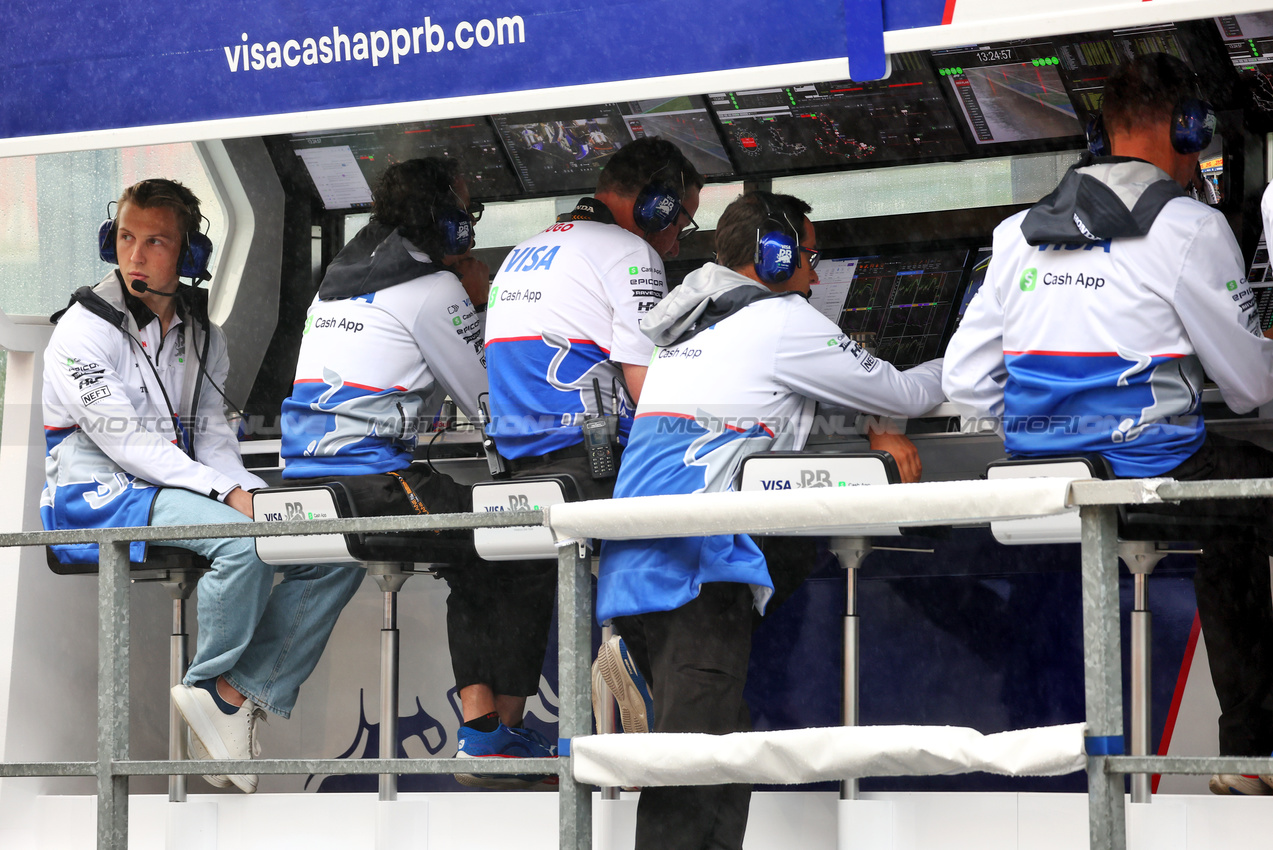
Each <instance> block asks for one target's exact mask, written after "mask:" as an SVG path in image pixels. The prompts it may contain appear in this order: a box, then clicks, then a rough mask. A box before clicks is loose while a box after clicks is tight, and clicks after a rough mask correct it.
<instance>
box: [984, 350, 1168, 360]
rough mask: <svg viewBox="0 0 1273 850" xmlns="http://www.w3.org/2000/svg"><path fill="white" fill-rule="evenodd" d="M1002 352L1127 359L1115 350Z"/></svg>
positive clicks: (1155, 355)
mask: <svg viewBox="0 0 1273 850" xmlns="http://www.w3.org/2000/svg"><path fill="white" fill-rule="evenodd" d="M1003 353H1004V354H1005V355H1007V354H1012V355H1017V354H1042V355H1045V356H1047V357H1120V358H1122V359H1123V360H1127V359H1128V358H1127V357H1124V356H1123V355H1122V354H1119V353H1118V352H1117V351H1043V350H1036V349H1029V350H1026V351H1008V350H1006V349H1005V350H1004V352H1003ZM1149 356H1150V357H1171V358H1180V357H1186V356H1187V355H1184V354H1174V353H1167V354H1151V355H1149Z"/></svg>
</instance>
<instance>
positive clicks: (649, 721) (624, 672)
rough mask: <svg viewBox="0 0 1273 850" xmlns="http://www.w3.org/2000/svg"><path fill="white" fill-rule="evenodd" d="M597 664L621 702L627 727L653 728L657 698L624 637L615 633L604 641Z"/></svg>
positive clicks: (622, 719)
mask: <svg viewBox="0 0 1273 850" xmlns="http://www.w3.org/2000/svg"><path fill="white" fill-rule="evenodd" d="M593 667H594V669H595V670H596V673H597V675H599V676H600V677H601V681H603V682H605V683H606V688H608V689H609V691H610V693H611V694H613V695H614V701H615V702H616V703H618V705H619V722H620V723H622V724H623V731H624V732H649V731H650V728H651V727H652V726H653V725H654V699H653V697H651V696H650V688H649V686H648V685H647V684H646V683H645V677H644V676H642V675H641V671H640V670H638V669H637V666H636V663H635V662H633V660H632V656H631V655H629V654H628V647H627V646H626V645H625V644H624V643H623V638H621V637H619V636H618V635H615V636H614V637H612V638H610V639H609V640H608V641H606V642H605V643H603V644H601V649H599V650H598V651H597V660H596V661H595V662H594V663H593ZM595 678H596V677H595V676H594V680H595ZM594 709H595V706H594Z"/></svg>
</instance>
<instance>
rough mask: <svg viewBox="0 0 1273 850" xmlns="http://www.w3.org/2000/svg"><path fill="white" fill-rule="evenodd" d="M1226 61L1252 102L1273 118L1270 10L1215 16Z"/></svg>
mask: <svg viewBox="0 0 1273 850" xmlns="http://www.w3.org/2000/svg"><path fill="white" fill-rule="evenodd" d="M1216 26H1217V27H1218V28H1219V29H1220V37H1221V38H1222V39H1224V47H1225V49H1226V50H1227V51H1228V53H1229V61H1230V62H1232V63H1233V67H1234V68H1236V69H1237V71H1238V73H1239V74H1240V75H1241V76H1242V78H1243V80H1245V81H1246V82H1247V84H1248V86H1249V88H1250V91H1251V105H1252V106H1253V107H1254V108H1255V109H1257V110H1258V111H1259V112H1260V113H1261V114H1262V115H1263V116H1264V117H1265V118H1270V117H1273V12H1252V13H1251V14H1249V15H1226V16H1225V17H1223V18H1216Z"/></svg>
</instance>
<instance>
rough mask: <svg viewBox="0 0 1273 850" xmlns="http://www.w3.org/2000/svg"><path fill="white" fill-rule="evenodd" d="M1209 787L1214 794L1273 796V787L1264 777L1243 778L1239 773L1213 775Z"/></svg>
mask: <svg viewBox="0 0 1273 850" xmlns="http://www.w3.org/2000/svg"><path fill="white" fill-rule="evenodd" d="M1207 787H1208V788H1210V789H1211V793H1212V794H1224V795H1231V796H1241V797H1264V796H1267V795H1269V794H1273V787H1270V786H1269V784H1268V783H1267V782H1265V781H1264V779H1263V778H1262V777H1259V776H1242V775H1240V774H1237V773H1216V774H1213V775H1212V776H1211V781H1210V782H1208V783H1207Z"/></svg>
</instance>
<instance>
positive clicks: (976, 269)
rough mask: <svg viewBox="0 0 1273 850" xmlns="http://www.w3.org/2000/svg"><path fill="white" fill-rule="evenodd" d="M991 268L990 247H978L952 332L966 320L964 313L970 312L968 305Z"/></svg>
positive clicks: (961, 296) (960, 298)
mask: <svg viewBox="0 0 1273 850" xmlns="http://www.w3.org/2000/svg"><path fill="white" fill-rule="evenodd" d="M989 268H990V249H989V248H978V249H977V252H976V254H975V255H974V256H973V260H972V269H971V270H970V272H969V274H968V285H967V286H965V287H964V291H963V293H962V294H961V295H960V297H959V310H958V311H957V313H956V315H955V325H954V328H952V330H951V333H954V331H955V330H958V329H959V324H960V322H962V321H963V320H964V313H967V312H968V305H969V304H970V303H971V302H972V297H973V296H974V295H976V294H977V290H979V289H981V285H982V284H983V283H985V282H986V271H987V270H988V269H989Z"/></svg>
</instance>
